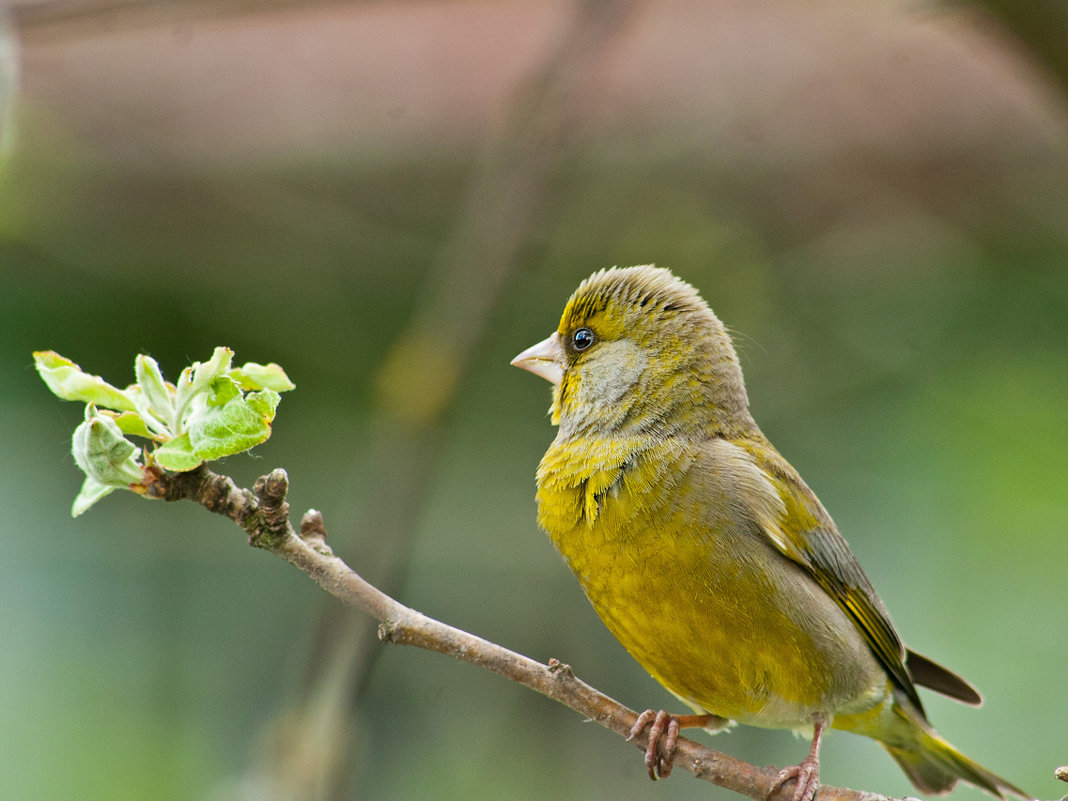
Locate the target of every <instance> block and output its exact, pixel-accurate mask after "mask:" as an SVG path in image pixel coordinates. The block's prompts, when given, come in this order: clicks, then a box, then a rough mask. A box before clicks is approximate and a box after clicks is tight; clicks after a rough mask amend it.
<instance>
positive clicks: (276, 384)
mask: <svg viewBox="0 0 1068 801" xmlns="http://www.w3.org/2000/svg"><path fill="white" fill-rule="evenodd" d="M230 378H232V379H234V380H235V381H236V382H237V383H238V385H239V386H240V387H241V389H245V390H250V389H273V390H274V391H275V392H288V391H289V390H291V389H296V386H297V385H296V384H294V383H293V382H292V381H290V380H289V376H287V375H286V371H285V370H283V369H282V368H281V367H279V366H278V365H277V364H275V363H274V362H271V363H270V364H256V363H255V362H245V364H243V365H241V366H240V367H235V368H234V369H233V370H231V371H230Z"/></svg>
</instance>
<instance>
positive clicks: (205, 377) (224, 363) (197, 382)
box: [193, 348, 234, 390]
mask: <svg viewBox="0 0 1068 801" xmlns="http://www.w3.org/2000/svg"><path fill="white" fill-rule="evenodd" d="M233 360H234V352H233V351H232V350H230V349H229V348H216V349H215V351H214V352H213V353H212V354H211V358H210V359H209V360H208V361H206V362H194V363H193V388H194V389H198V390H199V389H204V388H205V387H207V386H208V385H209V384H211V382H212V381H214V380H215V379H216V378H219V377H221V376H223V375H225V374H226V373H228V372H230V363H231V362H232V361H233Z"/></svg>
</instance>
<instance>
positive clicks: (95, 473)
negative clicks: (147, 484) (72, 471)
mask: <svg viewBox="0 0 1068 801" xmlns="http://www.w3.org/2000/svg"><path fill="white" fill-rule="evenodd" d="M137 450H138V448H137V446H136V445H134V444H133V443H132V442H130V441H129V440H128V439H126V438H125V437H124V436H123V434H122V429H121V428H119V426H118V424H117V423H116V422H115V421H114V420H112V419H111V418H110V417H105V416H103V415H101V414H98V413H97V411H96V407H95V406H94V405H93V404H91V403H90V404H89V405H88V406H87V407H86V408H85V421H84V422H83V423H82V424H81V425H79V426H78V427H77V428H76V429H74V436H73V437H72V439H71V453H72V455H73V456H74V461H75V463H76V464H77V465H78V467H80V468H81V470H82V472H83V473H85V474H86V475H87V476H89V477H90V478H92V479H94V480H96V481H98V482H99V483H101V484H105V485H108V486H113V487H126V486H128V485H130V484H137V483H139V482H140V481H141V479H142V478H143V477H144V473H143V472H142V470H141V465H140V464H138V463H137V460H136V459H135V458H134V454H135V453H136V452H137Z"/></svg>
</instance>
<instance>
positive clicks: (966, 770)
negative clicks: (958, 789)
mask: <svg viewBox="0 0 1068 801" xmlns="http://www.w3.org/2000/svg"><path fill="white" fill-rule="evenodd" d="M918 732H919V738H918V742H916V743H914V744H910V745H909V746H898V745H890V744H888V743H882V745H883V747H884V748H885V749H886V750H887V751H888V752H889V753H890V756H892V757H893V758H894V759H895V760H896V761H897V764H898V765H900V766H901V769H902V770H904V771H905V773H906V775H907V776H908V777H909V779H910V780H911V781H912V783H913V784H914V785H915V786H916V789H917V790H919V791H920V792H923V793H930V794H932V795H942V794H944V793H948V792H949V791H950V790H952V789H953V787H954V785H956V783H957V781H958V780H963V781H966V782H968V783H969V784H973V785H975V786H976V787H978V788H980V789H982V790H986V791H987V792H988V793H990V794H991V795H992V796H994V797H995V798H1000V799H1007V798H1009V797H1010V796H1016V797H1017V798H1024V799H1032V798H1034V796H1032V795H1030V794H1028V793H1025V792H1024V791H1023V790H1021V789H1020V788H1019V787H1017V786H1016V785H1014V784H1012V783H1011V782H1009V781H1006V780H1005V779H1003V778H1001V777H1000V776H998V775H997V774H995V773H992V772H991V771H989V770H987V769H986V768H984V767H983V766H982V765H980V764H979V763H978V762H974V761H972V760H971V759H968V757H966V756H964V754H962V753H961V752H960V751H958V750H957V749H956V748H954V747H953V746H952V745H950V744H949V743H948V742H946V741H945V740H944V739H942V738H941V737H940V736H939V735H938V734H936V733H935V732H934V731H933V730H931V729H927V728H926V727H924V728H920V729H919V730H918Z"/></svg>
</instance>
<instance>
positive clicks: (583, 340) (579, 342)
mask: <svg viewBox="0 0 1068 801" xmlns="http://www.w3.org/2000/svg"><path fill="white" fill-rule="evenodd" d="M592 344H593V331H591V330H590V329H588V328H580V329H578V330H577V331H576V332H575V333H574V334H572V335H571V347H573V348H574V349H575V350H586V348H588V347H589V346H590V345H592Z"/></svg>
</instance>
